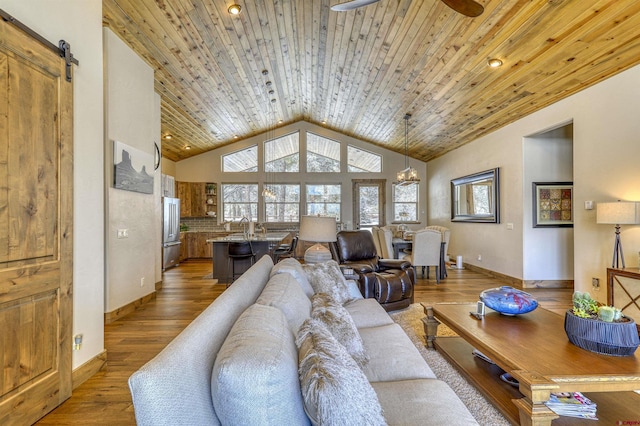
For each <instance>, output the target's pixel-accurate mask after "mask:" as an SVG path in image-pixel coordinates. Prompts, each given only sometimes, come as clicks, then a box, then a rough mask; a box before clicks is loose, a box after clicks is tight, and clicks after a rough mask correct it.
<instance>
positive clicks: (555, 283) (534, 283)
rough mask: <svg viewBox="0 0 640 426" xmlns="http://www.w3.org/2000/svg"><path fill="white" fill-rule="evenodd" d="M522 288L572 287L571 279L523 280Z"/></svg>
mask: <svg viewBox="0 0 640 426" xmlns="http://www.w3.org/2000/svg"><path fill="white" fill-rule="evenodd" d="M523 288H573V280H524V283H523Z"/></svg>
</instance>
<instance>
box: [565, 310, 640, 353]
mask: <svg viewBox="0 0 640 426" xmlns="http://www.w3.org/2000/svg"><path fill="white" fill-rule="evenodd" d="M626 318H627V319H628V320H629V321H626V322H604V321H601V320H598V319H592V318H581V317H578V316H576V315H574V314H573V312H571V310H569V311H567V313H566V315H565V317H564V331H565V332H566V333H567V337H568V338H569V341H570V342H571V343H573V344H574V345H576V346H577V347H579V348H582V349H586V350H588V351H591V352H595V353H598V354H602V355H612V356H631V355H633V354H634V352H635V351H636V349H637V348H638V345H639V344H640V341H639V340H640V339H639V338H638V328H637V327H636V323H635V321H634V320H633V319H632V318H629V317H626Z"/></svg>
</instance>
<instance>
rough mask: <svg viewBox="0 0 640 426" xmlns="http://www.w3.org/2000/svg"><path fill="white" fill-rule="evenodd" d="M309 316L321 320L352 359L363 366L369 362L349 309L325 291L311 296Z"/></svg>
mask: <svg viewBox="0 0 640 426" xmlns="http://www.w3.org/2000/svg"><path fill="white" fill-rule="evenodd" d="M311 318H314V319H317V320H319V321H321V322H322V323H323V324H324V325H325V326H326V327H327V329H328V330H329V331H330V332H331V334H332V335H333V337H335V339H336V340H337V341H338V342H339V343H340V344H342V346H344V348H345V349H346V350H347V352H348V353H349V355H351V356H352V357H353V359H354V361H355V362H356V363H357V364H358V365H359V366H360V368H363V367H364V366H366V365H367V363H368V362H369V357H368V356H367V353H366V351H365V350H364V344H363V343H362V338H361V337H360V333H358V329H357V328H356V324H355V322H354V321H353V318H351V314H349V311H347V309H346V308H345V307H344V306H342V305H341V304H339V303H338V302H336V301H335V300H334V299H333V298H332V297H331V295H329V294H327V293H316V294H315V295H314V296H313V297H312V298H311Z"/></svg>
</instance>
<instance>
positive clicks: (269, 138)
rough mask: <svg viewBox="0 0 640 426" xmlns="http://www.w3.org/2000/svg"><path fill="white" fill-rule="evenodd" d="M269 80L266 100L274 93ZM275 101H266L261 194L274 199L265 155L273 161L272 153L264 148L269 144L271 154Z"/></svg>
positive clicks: (267, 72) (264, 72)
mask: <svg viewBox="0 0 640 426" xmlns="http://www.w3.org/2000/svg"><path fill="white" fill-rule="evenodd" d="M262 75H263V76H265V77H267V76H268V75H269V71H267V70H263V71H262ZM271 85H272V83H271V81H267V82H266V83H265V86H266V87H267V95H268V96H267V100H268V99H269V98H271V97H272V96H273V95H274V93H275V92H274V90H273V89H271ZM275 102H276V100H275V98H271V100H270V101H269V102H268V103H267V106H268V110H269V113H268V118H267V131H266V137H265V142H264V147H265V155H264V160H265V161H264V183H263V185H262V196H263V197H264V198H265V199H274V198H275V197H276V194H275V193H274V192H273V191H272V189H271V187H270V184H272V183H273V182H271V178H272V176H271V175H273V172H272V173H269V171H268V170H267V167H268V166H267V157H270V158H269V159H270V160H271V161H273V155H269V156H267V155H266V154H267V152H266V148H267V146H269V147H270V148H269V152H270V153H271V154H273V150H274V147H273V138H274V135H275V124H274V123H275V116H276V115H275V110H274V103H275ZM272 130H273V131H272Z"/></svg>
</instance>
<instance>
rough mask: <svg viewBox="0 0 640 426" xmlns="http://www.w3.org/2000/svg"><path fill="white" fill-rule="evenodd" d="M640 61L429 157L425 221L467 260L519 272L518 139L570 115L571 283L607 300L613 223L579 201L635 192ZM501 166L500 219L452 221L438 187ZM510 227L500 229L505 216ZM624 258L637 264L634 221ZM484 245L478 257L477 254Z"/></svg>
mask: <svg viewBox="0 0 640 426" xmlns="http://www.w3.org/2000/svg"><path fill="white" fill-rule="evenodd" d="M639 110H640V66H636V67H634V68H632V69H630V70H627V71H625V72H622V73H620V74H618V75H617V76H614V77H611V78H609V79H608V80H605V81H604V82H602V83H599V84H597V85H595V86H593V87H590V88H588V89H585V90H583V91H581V92H579V93H577V94H575V95H573V96H570V97H569V98H566V99H564V100H562V101H559V102H557V103H555V104H553V105H551V106H549V107H546V108H544V109H542V110H540V111H538V112H536V113H533V114H531V115H529V116H526V117H524V118H522V119H520V120H518V121H516V122H515V123H512V124H510V125H508V126H506V127H504V128H502V129H500V130H497V131H496V132H493V133H491V134H489V135H487V136H484V137H482V138H479V139H477V140H476V141H474V142H473V143H471V144H468V145H465V146H463V147H461V148H459V149H456V150H454V151H452V152H450V153H447V154H446V155H444V156H442V157H440V158H437V159H435V160H433V161H430V162H429V163H428V164H427V171H428V176H429V194H430V195H429V210H428V214H429V222H430V223H431V224H434V223H435V222H437V224H444V225H447V226H450V227H451V229H452V233H451V243H450V250H449V251H450V252H451V253H452V254H454V255H455V254H462V255H464V257H465V261H466V262H469V263H471V264H476V265H479V266H481V267H484V268H487V269H490V270H493V271H497V272H501V273H503V274H507V275H510V276H513V277H517V278H522V277H523V239H522V234H523V233H522V228H523V226H528V227H530V226H531V223H529V222H526V223H525V222H523V218H524V213H523V208H522V206H523V205H526V203H525V200H524V196H523V189H522V188H523V182H522V179H523V160H522V159H523V139H524V137H526V136H527V135H533V134H536V133H540V132H544V131H546V130H549V129H554V128H557V127H559V126H560V125H562V124H565V123H569V122H572V121H573V131H574V137H573V139H574V143H573V182H574V205H575V207H576V209H575V211H574V212H575V220H574V279H575V288H576V289H577V290H582V291H591V292H592V294H593V295H594V297H596V298H597V299H598V300H599V301H601V302H605V301H606V290H605V289H604V286H602V287H601V289H600V290H599V291H596V290H594V289H592V288H591V277H597V278H600V282H601V283H604V282H605V279H606V268H607V267H610V262H611V256H612V251H613V237H614V234H613V226H607V225H597V224H596V220H595V214H596V211H595V209H594V210H584V208H583V206H584V201H587V200H593V201H596V202H597V201H614V200H617V199H621V200H634V201H637V200H640V167H638V159H639V158H640V143H639V141H638V138H639V136H638V135H640V120H638V117H637V112H638V111H639ZM495 166H499V167H500V168H501V173H502V179H501V180H502V182H501V190H502V194H501V195H502V206H501V207H502V223H501V224H499V225H485V224H462V223H450V222H449V220H448V217H449V207H448V201H446V202H445V201H444V200H443V199H442V198H443V197H444V196H445V194H444V193H443V191H442V188H443V187H444V185H448V183H449V180H450V179H452V178H455V177H458V176H462V175H465V174H469V173H473V172H477V171H481V170H486V169H488V168H490V167H495ZM507 222H512V223H513V224H514V228H515V229H514V231H507V230H506V223H507ZM622 243H623V246H624V248H625V250H626V254H627V256H626V259H627V266H628V267H629V266H637V264H638V256H637V252H638V250H639V249H640V227H639V226H636V227H631V226H623V227H622ZM479 253H482V255H483V261H482V262H478V261H477V260H476V257H475V256H476V255H477V254H479Z"/></svg>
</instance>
